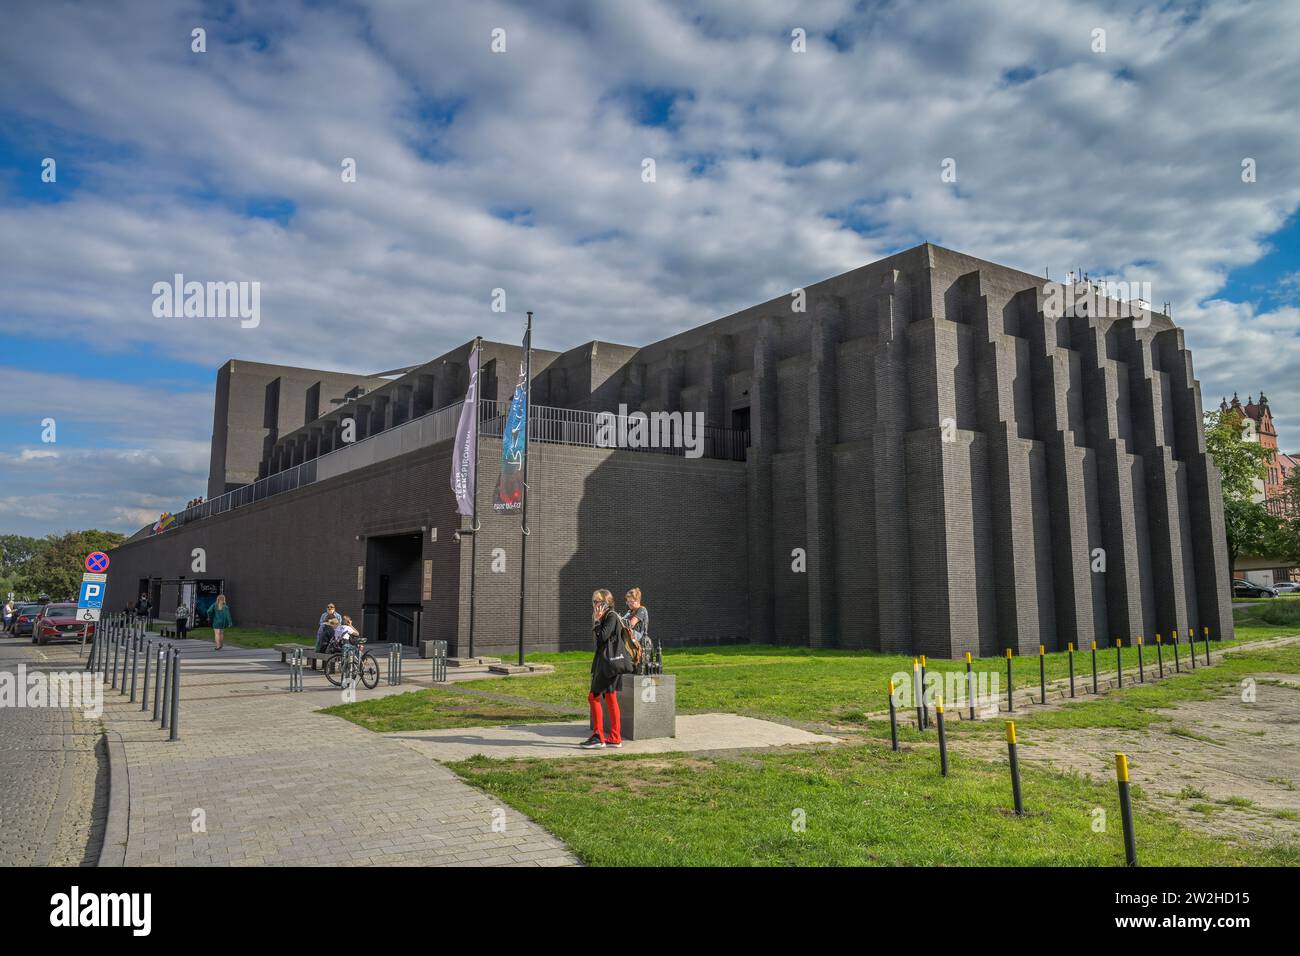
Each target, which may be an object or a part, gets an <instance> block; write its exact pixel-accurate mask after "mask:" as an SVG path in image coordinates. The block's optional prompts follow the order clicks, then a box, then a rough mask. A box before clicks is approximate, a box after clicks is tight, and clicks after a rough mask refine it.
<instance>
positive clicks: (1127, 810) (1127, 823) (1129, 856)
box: [1115, 754, 1138, 866]
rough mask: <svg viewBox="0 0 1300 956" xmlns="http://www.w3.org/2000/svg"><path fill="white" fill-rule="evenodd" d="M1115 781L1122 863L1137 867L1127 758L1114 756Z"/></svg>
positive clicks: (1119, 755) (1118, 755)
mask: <svg viewBox="0 0 1300 956" xmlns="http://www.w3.org/2000/svg"><path fill="white" fill-rule="evenodd" d="M1115 780H1116V781H1117V782H1118V783H1119V815H1120V819H1121V820H1122V821H1123V823H1124V862H1125V863H1126V864H1127V865H1128V866H1137V865H1138V855H1137V840H1136V839H1135V838H1134V836H1133V802H1132V800H1131V799H1130V797H1129V792H1128V757H1126V756H1125V755H1124V754H1116V755H1115Z"/></svg>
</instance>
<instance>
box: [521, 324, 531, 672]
mask: <svg viewBox="0 0 1300 956" xmlns="http://www.w3.org/2000/svg"><path fill="white" fill-rule="evenodd" d="M532 414H533V313H531V312H529V313H528V325H527V326H525V328H524V474H523V482H524V486H523V494H524V498H523V503H522V506H521V507H520V519H519V530H520V538H521V546H520V549H519V666H520V667H523V666H524V593H525V591H524V589H525V587H526V585H527V581H528V535H529V533H530V532H529V530H528V497H529V496H528V457H529V455H528V452H529V448H528V446H529V444H531V439H532V436H531V435H529V430H530V429H529V427H528V419H529V418H531V417H532Z"/></svg>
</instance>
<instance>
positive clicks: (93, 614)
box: [77, 551, 108, 622]
mask: <svg viewBox="0 0 1300 956" xmlns="http://www.w3.org/2000/svg"><path fill="white" fill-rule="evenodd" d="M107 571H108V555H106V554H105V553H104V552H103V551H92V552H91V553H90V554H88V555H86V573H85V574H83V575H82V576H81V591H80V592H79V593H78V595H77V620H79V621H87V622H89V621H98V620H99V616H100V614H101V613H102V612H103V610H104V592H105V591H106V590H108V574H107V573H106V572H107Z"/></svg>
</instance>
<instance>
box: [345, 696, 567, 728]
mask: <svg viewBox="0 0 1300 956" xmlns="http://www.w3.org/2000/svg"><path fill="white" fill-rule="evenodd" d="M321 713H322V714H332V715H334V716H335V717H342V718H343V719H344V720H350V721H352V722H353V723H354V724H357V725H359V726H361V727H365V728H366V729H367V730H373V731H375V732H376V733H381V734H384V733H396V732H398V731H403V730H443V729H446V728H449V727H492V726H496V725H499V724H535V723H542V722H543V721H551V720H573V715H572V714H562V713H556V712H555V711H553V710H541V709H539V708H537V707H530V706H528V705H527V704H513V703H508V702H504V701H498V700H492V699H491V698H486V697H478V696H475V695H470V694H457V693H455V692H453V691H444V690H431V691H417V692H415V693H411V694H396V695H394V696H392V697H380V698H378V699H376V700H365V701H358V702H357V703H355V704H340V705H338V706H336V707H327V708H325V709H324V710H322V711H321Z"/></svg>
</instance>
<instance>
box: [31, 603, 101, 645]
mask: <svg viewBox="0 0 1300 956" xmlns="http://www.w3.org/2000/svg"><path fill="white" fill-rule="evenodd" d="M83 634H84V635H85V639H86V642H87V643H90V642H91V641H93V640H94V639H95V622H94V621H79V620H77V605H75V604H47V605H45V607H43V608H41V613H40V614H38V615H36V620H35V621H34V622H32V643H33V644H48V643H50V641H80V640H81V639H82V635H83Z"/></svg>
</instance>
